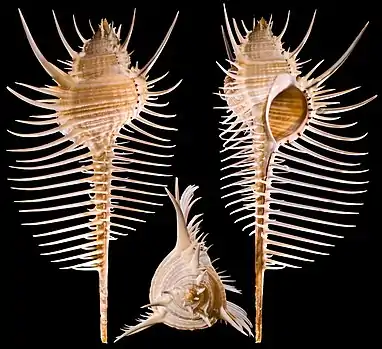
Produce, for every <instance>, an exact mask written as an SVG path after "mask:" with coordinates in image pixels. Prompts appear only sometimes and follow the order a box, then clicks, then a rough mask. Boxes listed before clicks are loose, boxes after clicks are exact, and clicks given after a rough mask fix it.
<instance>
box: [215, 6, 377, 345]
mask: <svg viewBox="0 0 382 349" xmlns="http://www.w3.org/2000/svg"><path fill="white" fill-rule="evenodd" d="M224 14H225V22H226V32H227V34H228V39H227V35H226V32H225V31H224V29H223V39H224V43H225V47H226V50H227V55H228V58H229V59H228V61H229V63H230V67H229V68H228V69H224V68H223V67H222V66H220V65H219V66H220V68H221V69H222V70H223V71H224V73H225V74H226V76H225V79H224V86H223V87H222V88H221V89H222V91H221V93H219V95H220V96H221V97H222V99H223V100H224V101H225V103H226V106H225V107H218V108H221V109H227V115H225V116H224V120H223V121H222V124H223V126H224V130H223V131H222V132H221V134H220V138H221V139H222V140H223V141H224V143H223V148H224V149H223V152H224V153H225V154H226V157H225V158H224V159H223V160H222V161H223V163H224V168H223V169H224V170H225V171H227V172H228V173H227V175H225V176H224V177H223V178H222V179H224V180H226V181H227V182H228V183H227V184H226V185H224V186H223V189H224V190H230V191H229V192H228V193H227V194H225V195H223V198H230V199H231V201H230V202H229V203H228V204H227V205H226V206H227V207H228V206H231V207H233V212H232V213H235V214H238V215H239V217H238V218H237V219H236V221H235V222H238V221H245V222H247V224H246V225H245V226H244V228H243V230H247V229H249V230H250V233H249V235H254V236H255V286H256V290H255V299H256V300H255V302H256V323H255V330H256V342H261V340H262V311H263V285H264V272H265V271H266V270H277V269H283V268H285V267H290V268H300V266H299V263H298V261H310V262H312V261H313V259H311V256H312V255H325V254H328V253H326V252H321V251H319V248H315V247H319V246H321V247H322V246H333V245H332V244H328V243H325V242H321V241H320V239H318V237H326V238H327V239H329V238H338V237H341V236H339V235H337V233H336V232H333V230H334V229H335V228H336V229H337V228H338V227H342V228H348V227H352V226H353V225H352V224H344V223H343V220H342V218H341V217H346V216H347V217H349V215H353V214H357V212H355V209H356V206H358V205H361V203H359V202H357V200H356V199H354V197H355V196H356V195H354V194H360V193H363V192H365V190H363V188H361V190H360V185H362V184H365V183H366V182H365V181H362V180H361V178H358V179H357V178H355V179H352V180H348V179H345V177H346V176H347V175H353V176H355V177H357V176H360V174H362V173H364V172H366V171H367V170H364V169H357V166H359V165H360V163H354V162H352V160H351V158H354V157H355V156H361V155H364V154H365V153H358V152H352V151H349V150H345V148H344V144H345V146H346V143H349V142H354V141H357V140H360V139H362V138H363V137H364V136H365V135H363V136H360V137H349V136H348V135H346V134H341V132H342V131H343V130H345V131H346V129H347V128H349V127H352V126H354V125H355V124H356V123H346V122H345V123H341V122H340V121H338V120H341V117H340V116H337V115H335V116H333V115H332V114H337V113H342V112H346V111H349V110H354V109H356V108H359V107H361V106H364V105H365V104H367V103H369V102H370V101H372V100H373V99H374V98H375V97H376V96H373V97H371V98H369V99H367V100H365V101H363V102H360V103H357V104H354V105H351V106H345V107H336V108H333V107H330V105H331V104H336V103H337V102H332V101H331V99H332V98H336V97H339V96H341V95H343V94H346V93H349V92H351V91H354V90H355V89H356V88H352V89H349V90H346V91H339V92H334V91H335V89H325V88H324V85H323V83H324V82H326V81H327V79H328V78H330V77H331V76H332V75H333V74H334V73H335V72H336V71H337V70H338V69H339V68H340V66H341V65H342V64H343V63H344V62H345V61H346V59H347V58H348V57H349V55H350V53H351V52H352V51H353V49H354V48H355V46H356V44H357V42H358V41H359V39H360V38H361V35H362V34H363V32H364V31H365V29H366V26H367V25H366V26H365V27H364V28H363V29H362V31H361V32H360V33H359V35H358V36H357V37H356V39H355V40H354V41H353V43H352V44H351V45H350V47H349V48H348V49H347V50H346V52H345V53H344V54H343V55H342V56H341V57H340V58H339V59H338V61H337V62H335V63H334V65H333V66H332V67H330V68H329V69H327V70H326V71H325V72H323V73H322V74H321V75H318V76H317V77H315V78H313V77H311V76H312V74H313V73H314V71H315V70H316V69H317V67H318V66H319V65H320V63H322V61H321V62H320V63H318V64H317V65H316V66H314V67H313V69H311V70H310V71H309V72H308V73H307V74H305V75H301V71H300V69H301V67H302V66H303V64H304V63H300V62H299V59H298V58H297V56H298V55H299V53H300V52H301V50H302V48H303V47H304V44H305V42H306V41H307V40H308V37H309V34H310V32H311V30H312V27H313V22H314V18H315V14H316V13H314V16H313V19H312V21H311V24H310V26H309V29H308V31H307V33H306V35H305V37H304V38H303V40H302V42H301V43H300V45H299V46H298V47H297V48H296V49H295V50H293V51H291V52H290V51H289V50H285V49H284V47H283V43H282V42H281V39H282V37H283V35H284V33H285V31H286V29H287V25H288V20H289V13H288V19H287V22H286V24H285V27H284V29H283V31H282V33H281V34H280V35H278V36H275V35H274V34H273V32H272V22H271V21H270V22H269V23H268V22H267V21H265V20H264V19H263V18H262V19H261V20H260V21H257V22H256V21H254V26H253V28H252V29H251V30H248V29H247V28H246V27H245V25H244V24H243V27H244V31H245V34H244V35H243V34H242V32H241V30H240V29H239V27H238V25H237V23H236V21H235V20H233V27H232V26H231V24H230V21H229V19H228V15H227V12H226V10H225V7H224ZM232 28H233V29H232ZM235 36H236V37H235ZM305 63H306V62H305ZM335 143H338V144H339V146H337V145H336V144H335ZM340 143H342V148H341V144H340ZM341 157H344V158H346V157H347V159H344V160H339V159H340V158H341ZM349 186H350V190H349ZM353 188H354V189H353ZM349 194H352V195H349ZM333 196H334V197H336V198H335V199H333ZM350 197H352V199H350ZM348 219H350V217H349V218H348ZM314 245H315V246H314ZM312 246H313V248H312ZM300 253H302V254H306V255H307V257H301V256H300V255H299V254H300Z"/></svg>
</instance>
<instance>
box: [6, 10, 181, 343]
mask: <svg viewBox="0 0 382 349" xmlns="http://www.w3.org/2000/svg"><path fill="white" fill-rule="evenodd" d="M19 12H20V17H21V21H22V24H23V27H24V30H25V33H26V36H27V39H28V41H29V44H30V46H31V48H32V50H33V53H34V54H35V56H36V57H37V59H38V60H39V62H40V63H41V65H42V66H43V68H44V69H45V70H46V72H47V73H48V74H49V75H50V76H51V77H52V78H53V80H54V81H55V82H56V83H57V86H47V87H43V88H40V87H34V86H30V85H26V84H21V83H19V85H21V86H24V87H27V88H30V89H32V90H35V91H37V92H40V93H43V94H47V95H49V96H52V97H54V99H47V100H32V99H30V98H27V97H24V96H23V95H21V94H19V93H18V92H16V91H14V90H12V89H11V88H9V87H8V90H9V91H10V92H12V93H13V94H14V95H16V96H17V97H19V98H20V99H21V100H23V101H25V102H27V103H29V104H31V105H33V106H36V107H40V108H44V109H48V110H53V114H49V115H39V116H32V118H35V119H37V120H29V121H22V120H17V121H19V122H21V123H23V124H27V125H32V127H34V126H39V127H46V126H48V127H49V126H53V128H51V129H49V130H44V131H41V132H36V133H32V134H19V133H15V132H11V131H9V132H11V133H12V134H15V135H17V136H20V137H36V138H41V139H42V141H44V140H45V137H46V136H48V135H56V136H57V135H58V136H59V138H56V139H54V140H53V141H50V142H49V141H45V142H44V143H43V144H42V145H40V146H37V147H34V148H26V149H16V150H12V151H14V152H34V151H46V150H47V151H50V154H48V155H43V156H36V157H35V158H33V159H30V160H19V161H18V162H24V163H28V164H29V165H30V166H27V167H21V166H12V167H13V168H16V169H21V170H26V171H28V170H32V171H34V170H43V171H44V174H42V175H40V176H34V177H26V178H22V179H11V180H13V181H22V182H32V183H33V182H34V181H46V182H48V181H50V180H51V179H53V180H55V179H56V180H57V179H58V181H56V183H54V184H46V185H40V186H34V187H26V188H19V187H13V189H21V190H28V191H34V193H35V194H36V195H38V194H39V193H41V192H45V193H46V192H47V193H48V194H47V196H45V197H39V198H36V197H34V198H33V199H30V200H25V201H23V202H26V203H34V204H35V205H39V203H43V204H44V203H46V206H45V207H41V206H37V207H35V208H28V209H25V210H22V211H23V212H39V213H40V214H46V215H51V214H53V213H55V212H56V213H57V214H58V215H59V216H58V218H55V219H46V220H44V221H40V222H36V223H26V224H28V225H38V226H39V227H41V228H42V227H44V226H45V225H46V224H66V225H65V228H62V227H61V228H60V229H53V228H51V229H50V230H49V231H48V232H46V233H41V234H37V235H34V236H36V237H49V238H51V240H50V241H48V242H46V243H42V244H40V246H54V247H58V249H56V250H54V251H51V252H46V253H43V255H53V256H56V255H58V256H60V255H63V254H67V253H71V254H72V255H70V256H68V257H63V258H58V259H56V260H53V262H71V263H72V264H71V265H68V266H64V267H62V268H61V269H75V270H86V271H89V270H90V271H97V272H98V273H99V293H100V316H101V319H100V326H101V340H102V342H104V343H106V342H107V297H108V281H107V277H108V253H109V241H110V240H117V237H118V236H125V235H127V234H125V233H121V232H120V229H123V230H125V231H126V230H128V231H131V230H135V228H134V227H133V226H132V224H133V222H144V220H142V219H141V218H137V215H139V214H141V213H153V211H152V210H148V209H147V207H150V206H153V205H160V204H159V203H157V202H154V201H155V200H151V197H153V196H163V195H164V194H161V193H156V192H155V190H156V189H157V188H158V187H163V186H164V184H160V183H158V182H157V181H156V180H155V181H152V180H150V179H147V178H150V176H151V177H153V178H155V177H157V178H158V177H160V176H169V175H165V174H162V173H160V171H155V170H153V169H155V168H159V167H167V166H169V165H167V164H163V163H162V162H161V161H158V160H159V159H160V158H165V157H171V156H173V155H172V154H163V153H159V152H153V151H151V150H152V149H153V148H161V149H162V150H166V149H167V148H172V147H173V146H171V145H169V143H168V141H169V140H168V139H164V138H160V137H158V136H156V135H154V134H152V133H151V130H150V132H148V131H146V129H145V127H147V126H148V127H150V128H154V129H164V130H175V129H172V128H169V127H165V126H161V125H159V124H157V123H154V122H152V121H150V120H149V118H151V117H154V118H159V119H160V118H168V117H173V116H175V115H164V114H161V113H158V112H154V111H152V110H151V109H150V108H149V107H161V106H164V105H166V104H158V103H155V102H153V101H155V100H156V99H157V98H158V96H161V95H164V94H167V93H169V92H171V91H173V90H174V89H175V88H176V87H177V86H178V85H179V83H180V82H179V83H178V84H176V85H175V86H174V87H172V88H169V89H167V90H164V91H153V90H152V87H153V84H154V83H155V82H157V81H159V80H161V79H162V78H163V77H164V76H166V75H167V74H165V75H164V76H162V77H160V78H157V79H152V80H150V81H147V77H148V73H149V71H150V70H151V69H152V67H153V65H154V64H155V62H156V60H157V59H158V57H159V55H160V53H161V52H162V50H163V48H164V46H165V45H166V43H167V41H168V39H169V37H170V34H171V32H172V30H173V28H174V25H175V22H176V20H177V17H178V14H177V15H176V17H175V19H174V21H173V23H172V25H171V27H170V29H169V30H168V33H167V35H166V36H165V38H164V40H163V42H162V43H161V44H160V46H159V48H158V50H157V51H156V53H155V54H154V55H153V57H152V58H151V59H150V60H149V61H148V62H147V64H146V65H145V66H144V67H143V68H138V66H137V65H136V66H132V65H131V59H130V54H129V53H128V51H127V46H128V44H129V40H130V37H131V34H132V31H133V26H134V19H135V10H134V16H133V20H132V23H131V26H130V30H129V33H128V35H127V38H126V39H125V40H124V41H123V42H122V41H121V38H120V32H121V27H119V29H118V30H116V28H115V27H114V26H113V25H110V24H109V23H108V22H107V20H106V19H103V20H102V21H101V23H100V25H99V28H98V29H97V31H94V29H92V30H93V36H92V38H91V39H88V40H87V39H84V37H83V36H82V35H81V34H80V32H79V30H78V28H77V25H76V22H75V20H74V17H73V20H74V24H75V28H76V30H77V33H78V35H79V37H80V39H81V41H82V43H83V47H82V50H81V52H76V51H74V50H73V49H72V48H71V47H70V46H69V44H68V43H67V41H66V40H65V38H64V36H63V34H62V32H61V29H60V27H59V25H58V22H57V19H56V16H55V14H54V12H53V16H54V20H55V23H56V27H57V30H58V33H59V36H60V38H61V40H62V42H63V44H64V46H65V48H66V49H67V51H68V52H69V54H70V56H71V61H69V62H66V64H67V65H69V72H68V73H66V72H64V71H62V70H61V69H59V68H57V67H56V66H55V65H53V64H52V63H50V62H49V61H47V60H46V58H45V57H44V56H43V55H42V53H41V52H40V50H39V49H38V47H37V45H36V43H35V42H34V40H33V38H32V36H31V33H30V31H29V29H28V27H27V24H26V22H25V20H24V18H23V16H22V13H21V11H20V10H19ZM64 63H65V62H64ZM142 113H145V114H147V115H148V117H149V118H148V117H143V116H142ZM140 125H143V126H144V128H143V129H142V128H141V126H140ZM47 138H48V137H47ZM69 143H70V144H69ZM56 146H61V149H56V150H54V151H51V148H53V147H56ZM62 146H65V147H63V148H62ZM142 155H143V156H144V157H146V159H144V160H142V158H140V157H142ZM63 157H65V158H63ZM147 157H149V158H150V160H147ZM37 164H38V165H37ZM73 165H74V166H73ZM66 166H69V167H70V168H69V169H65V167H66ZM139 166H140V167H139ZM52 171H53V172H52ZM48 172H50V173H48ZM47 173H48V174H47ZM125 174H127V175H128V177H126V176H125V177H124V176H123V175H125ZM73 175H74V176H76V178H74V179H73ZM65 177H66V178H65ZM81 186H82V190H81ZM84 186H85V187H84ZM62 189H65V190H66V191H65V193H64V194H62V193H61V194H60V195H56V194H55V191H56V190H62ZM131 195H134V197H130V196H131ZM69 200H71V201H70V203H68V202H69ZM73 210H77V213H75V214H73ZM79 219H82V220H83V221H82V223H80V222H79ZM121 219H122V220H127V221H128V222H129V224H126V225H122V224H120V223H117V222H118V221H120V220H121ZM115 220H117V222H116V221H115ZM56 227H57V226H56ZM61 246H62V247H61ZM73 261H74V262H73Z"/></svg>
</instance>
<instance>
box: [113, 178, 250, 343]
mask: <svg viewBox="0 0 382 349" xmlns="http://www.w3.org/2000/svg"><path fill="white" fill-rule="evenodd" d="M197 188H198V187H196V186H188V187H187V188H186V189H185V190H184V192H183V194H182V195H181V197H180V198H179V187H178V181H177V179H176V183H175V197H174V196H173V195H172V194H171V193H170V192H169V191H168V190H167V188H166V191H167V194H168V196H169V197H170V199H171V201H172V203H173V205H174V208H175V211H176V218H177V241H176V245H175V248H174V249H173V250H172V251H171V252H170V253H169V254H168V255H167V256H166V257H165V258H164V260H163V261H162V263H161V264H160V265H159V267H158V268H157V270H156V271H155V274H154V276H153V278H152V280H151V287H150V296H149V298H150V304H148V305H145V306H143V307H142V308H146V307H149V308H150V310H151V312H148V313H147V314H146V315H144V317H143V318H142V319H139V320H138V321H139V323H138V324H137V325H136V326H126V328H124V329H123V331H124V332H123V333H122V334H121V335H120V336H119V337H118V338H117V339H116V341H117V340H119V339H121V338H122V337H124V336H129V335H132V334H134V333H137V332H139V331H142V330H144V329H146V328H148V327H150V326H152V325H154V324H158V323H164V324H166V325H167V326H170V327H173V328H176V329H178V330H199V329H204V328H207V327H210V326H212V325H213V324H215V323H216V322H217V321H218V320H222V321H225V322H228V323H229V324H230V325H232V326H233V327H234V328H236V329H237V330H238V331H240V332H241V333H243V334H244V335H246V336H247V335H248V334H249V335H250V336H253V335H252V332H251V329H250V328H251V327H252V324H251V322H250V321H249V320H248V318H247V314H246V312H245V311H244V310H243V309H242V308H240V307H239V306H237V305H236V304H234V303H231V302H229V301H228V300H227V299H226V292H225V291H226V290H228V291H232V292H236V293H241V291H239V290H237V289H236V288H235V287H234V286H232V285H228V284H227V283H229V282H233V280H227V278H229V276H223V275H221V273H218V272H217V271H216V270H215V268H214V267H213V265H212V262H211V260H210V258H209V256H208V254H207V251H208V249H209V247H206V245H205V241H204V240H205V235H204V236H202V234H200V229H199V226H200V223H201V222H202V221H201V220H199V221H197V220H198V218H199V217H200V216H201V215H200V214H198V215H195V216H194V217H192V218H191V219H188V216H189V212H190V209H191V207H192V206H193V204H194V203H195V202H196V201H197V200H199V198H197V199H195V200H193V197H194V192H195V190H196V189H197ZM245 331H247V332H248V334H247V333H246V332H245Z"/></svg>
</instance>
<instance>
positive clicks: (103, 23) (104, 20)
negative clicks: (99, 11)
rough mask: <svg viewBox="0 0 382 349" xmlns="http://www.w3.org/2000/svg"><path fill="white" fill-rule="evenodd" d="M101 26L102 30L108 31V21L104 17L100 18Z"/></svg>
mask: <svg viewBox="0 0 382 349" xmlns="http://www.w3.org/2000/svg"><path fill="white" fill-rule="evenodd" d="M101 26H102V27H103V30H104V31H108V30H109V29H110V26H109V23H108V21H107V19H106V18H105V19H102V20H101Z"/></svg>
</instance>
